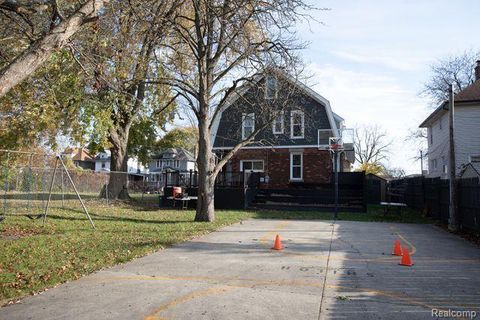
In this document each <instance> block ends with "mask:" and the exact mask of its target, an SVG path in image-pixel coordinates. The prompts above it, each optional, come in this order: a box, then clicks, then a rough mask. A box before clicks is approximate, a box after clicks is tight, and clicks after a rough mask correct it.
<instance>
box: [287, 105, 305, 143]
mask: <svg viewBox="0 0 480 320" xmlns="http://www.w3.org/2000/svg"><path fill="white" fill-rule="evenodd" d="M304 134H305V115H304V114H303V112H302V111H299V110H294V111H292V112H291V114H290V138H292V139H301V138H303V137H304Z"/></svg>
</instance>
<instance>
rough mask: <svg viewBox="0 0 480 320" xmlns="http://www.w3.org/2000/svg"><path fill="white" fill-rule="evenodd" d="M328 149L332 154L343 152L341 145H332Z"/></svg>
mask: <svg viewBox="0 0 480 320" xmlns="http://www.w3.org/2000/svg"><path fill="white" fill-rule="evenodd" d="M329 149H330V151H332V152H340V151H343V145H341V144H337V143H334V144H331V145H329Z"/></svg>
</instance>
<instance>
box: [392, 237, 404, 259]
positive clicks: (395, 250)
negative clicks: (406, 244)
mask: <svg viewBox="0 0 480 320" xmlns="http://www.w3.org/2000/svg"><path fill="white" fill-rule="evenodd" d="M392 255H394V256H401V255H402V247H401V246H400V240H395V246H394V247H393V252H392Z"/></svg>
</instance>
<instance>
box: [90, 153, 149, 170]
mask: <svg viewBox="0 0 480 320" xmlns="http://www.w3.org/2000/svg"><path fill="white" fill-rule="evenodd" d="M110 163H111V157H110V151H109V150H107V151H105V152H100V153H98V154H97V155H96V156H95V171H97V172H101V171H110ZM127 172H128V173H145V167H144V166H143V165H142V164H141V163H140V162H139V161H138V159H137V158H136V157H129V158H128V161H127Z"/></svg>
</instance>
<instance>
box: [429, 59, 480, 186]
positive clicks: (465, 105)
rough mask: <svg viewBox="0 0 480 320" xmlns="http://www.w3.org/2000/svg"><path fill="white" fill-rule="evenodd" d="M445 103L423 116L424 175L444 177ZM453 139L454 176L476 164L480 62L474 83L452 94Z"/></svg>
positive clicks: (446, 156)
mask: <svg viewBox="0 0 480 320" xmlns="http://www.w3.org/2000/svg"><path fill="white" fill-rule="evenodd" d="M448 109H449V102H448V101H445V102H443V103H442V104H441V105H440V106H439V107H438V108H437V109H436V110H435V111H433V112H432V114H430V115H429V116H428V117H427V119H425V120H424V121H423V122H422V124H420V128H427V135H428V175H427V176H428V177H430V178H436V177H440V178H442V179H447V178H448V168H449V165H448V159H449V139H448V137H449V115H448ZM454 116H455V119H454V127H455V130H454V142H455V162H456V163H455V165H456V173H457V175H459V174H460V172H462V169H463V168H464V167H465V166H467V165H468V164H472V165H473V166H474V167H477V166H478V164H479V163H480V61H477V66H476V67H475V82H474V83H473V84H471V85H470V86H468V87H467V88H465V89H464V90H462V91H461V92H459V93H458V94H456V95H455V105H454Z"/></svg>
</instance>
